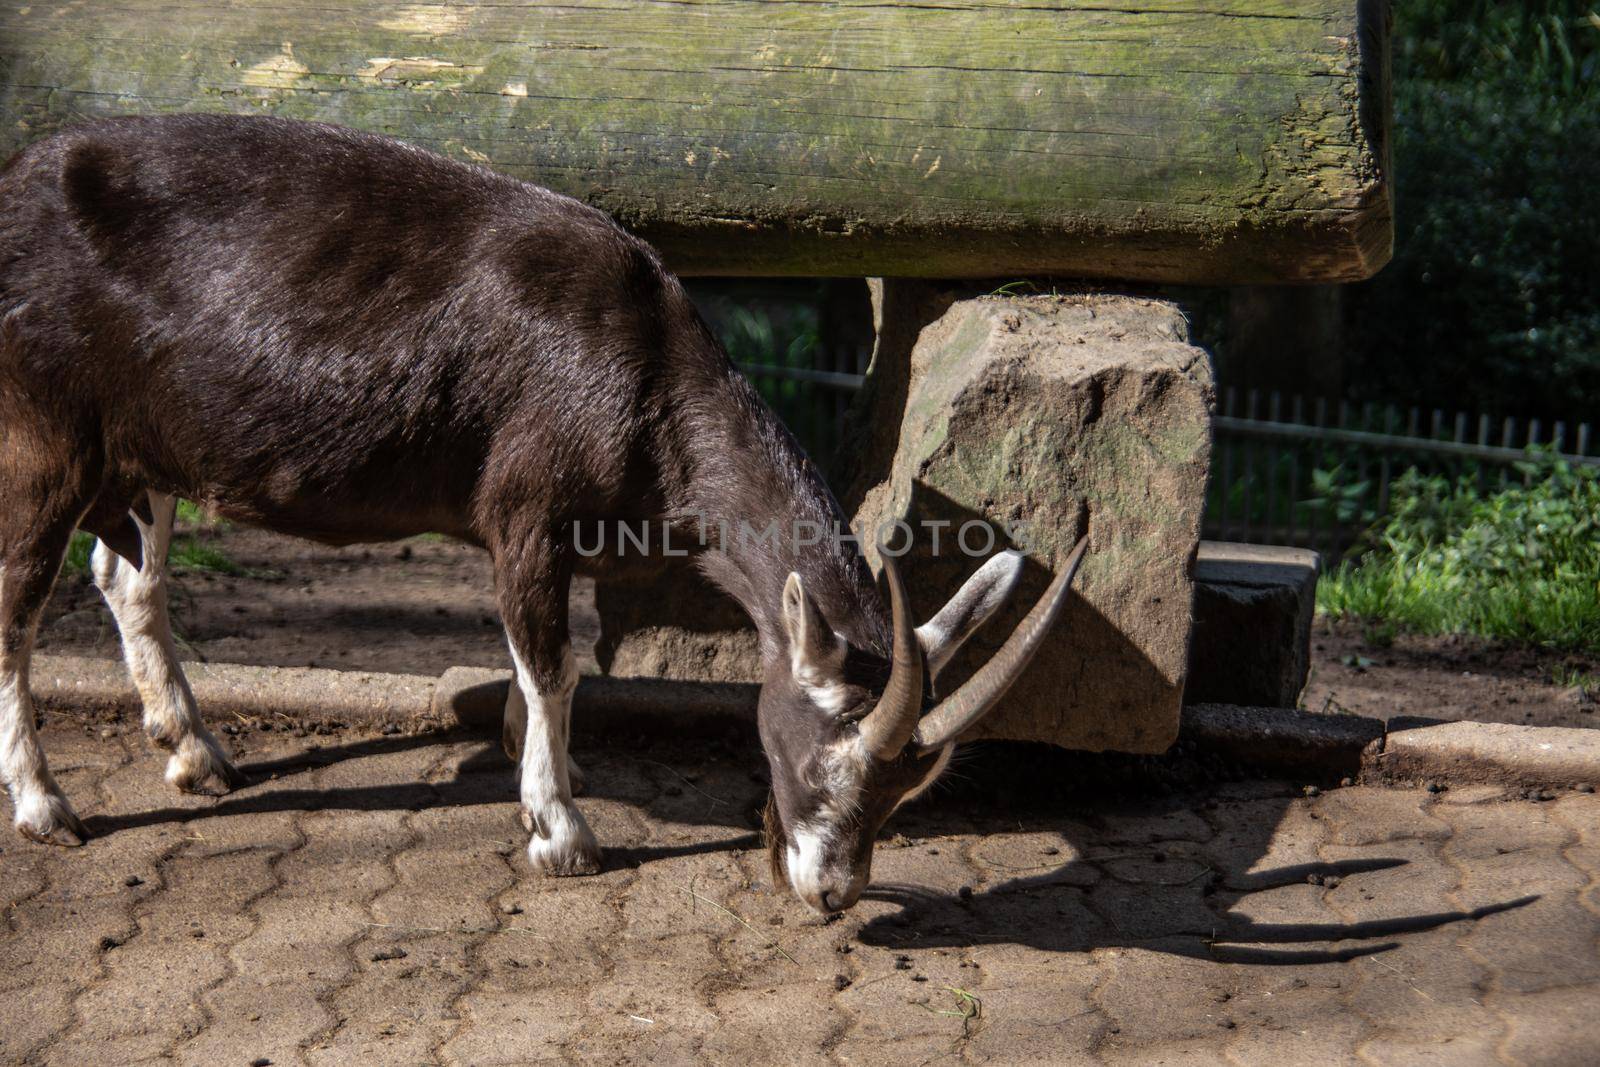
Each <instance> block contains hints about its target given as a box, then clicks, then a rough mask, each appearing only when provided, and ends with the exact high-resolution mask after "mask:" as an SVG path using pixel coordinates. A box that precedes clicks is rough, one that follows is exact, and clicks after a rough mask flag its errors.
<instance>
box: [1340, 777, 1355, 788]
mask: <svg viewBox="0 0 1600 1067" xmlns="http://www.w3.org/2000/svg"><path fill="white" fill-rule="evenodd" d="M1355 784H1356V780H1355V779H1354V778H1351V777H1348V776H1346V777H1344V778H1341V779H1339V787H1340V788H1341V789H1349V788H1350V787H1351V786H1353V785H1355Z"/></svg>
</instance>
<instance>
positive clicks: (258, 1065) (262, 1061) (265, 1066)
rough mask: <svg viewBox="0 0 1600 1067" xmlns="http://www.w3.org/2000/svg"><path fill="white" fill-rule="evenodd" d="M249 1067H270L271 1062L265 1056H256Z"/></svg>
mask: <svg viewBox="0 0 1600 1067" xmlns="http://www.w3.org/2000/svg"><path fill="white" fill-rule="evenodd" d="M250 1067H272V1061H271V1060H269V1059H267V1058H266V1057H265V1056H257V1057H256V1058H255V1059H253V1060H251V1061H250Z"/></svg>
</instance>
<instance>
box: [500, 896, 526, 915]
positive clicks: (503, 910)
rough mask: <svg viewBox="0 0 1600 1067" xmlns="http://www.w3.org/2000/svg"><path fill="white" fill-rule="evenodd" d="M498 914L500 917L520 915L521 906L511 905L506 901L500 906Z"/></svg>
mask: <svg viewBox="0 0 1600 1067" xmlns="http://www.w3.org/2000/svg"><path fill="white" fill-rule="evenodd" d="M500 914H501V915H521V914H522V905H521V904H513V903H512V902H511V901H509V900H508V901H506V902H505V903H504V904H502V905H500Z"/></svg>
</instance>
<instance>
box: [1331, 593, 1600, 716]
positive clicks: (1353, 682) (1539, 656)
mask: <svg viewBox="0 0 1600 1067" xmlns="http://www.w3.org/2000/svg"><path fill="white" fill-rule="evenodd" d="M1574 683H1577V684H1574ZM1301 703H1302V705H1303V706H1304V707H1307V708H1310V709H1311V710H1313V711H1324V710H1325V711H1345V712H1349V713H1351V714H1355V715H1371V716H1379V717H1383V716H1394V715H1421V716H1430V717H1433V718H1439V719H1472V720H1475V721H1477V722H1508V723H1514V724H1519V725H1523V726H1577V727H1590V728H1594V727H1600V663H1597V662H1596V661H1595V660H1593V659H1590V658H1587V657H1584V656H1574V655H1562V654H1560V653H1553V652H1549V651H1545V650H1541V649H1532V648H1527V647H1524V646H1519V645H1511V644H1507V643H1505V642H1496V641H1487V640H1484V639H1482V638H1477V637H1466V636H1462V635H1451V636H1447V637H1417V636H1410V635H1404V634H1402V635H1400V636H1399V637H1396V638H1395V639H1394V641H1393V642H1392V643H1388V644H1383V643H1378V644H1374V643H1372V642H1369V641H1367V640H1366V639H1365V638H1364V637H1363V635H1362V629H1361V627H1359V626H1356V625H1353V624H1333V623H1329V622H1327V621H1325V620H1320V619H1319V620H1318V621H1317V623H1316V624H1315V629H1314V631H1313V633H1312V637H1311V678H1310V681H1309V682H1308V684H1307V685H1306V691H1305V695H1304V696H1303V697H1302V698H1301Z"/></svg>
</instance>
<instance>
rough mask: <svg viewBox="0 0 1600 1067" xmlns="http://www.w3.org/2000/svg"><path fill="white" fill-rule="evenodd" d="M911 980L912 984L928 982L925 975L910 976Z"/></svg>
mask: <svg viewBox="0 0 1600 1067" xmlns="http://www.w3.org/2000/svg"><path fill="white" fill-rule="evenodd" d="M911 980H912V981H913V982H926V981H927V980H928V976H927V975H925V974H914V975H912V976H911Z"/></svg>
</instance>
